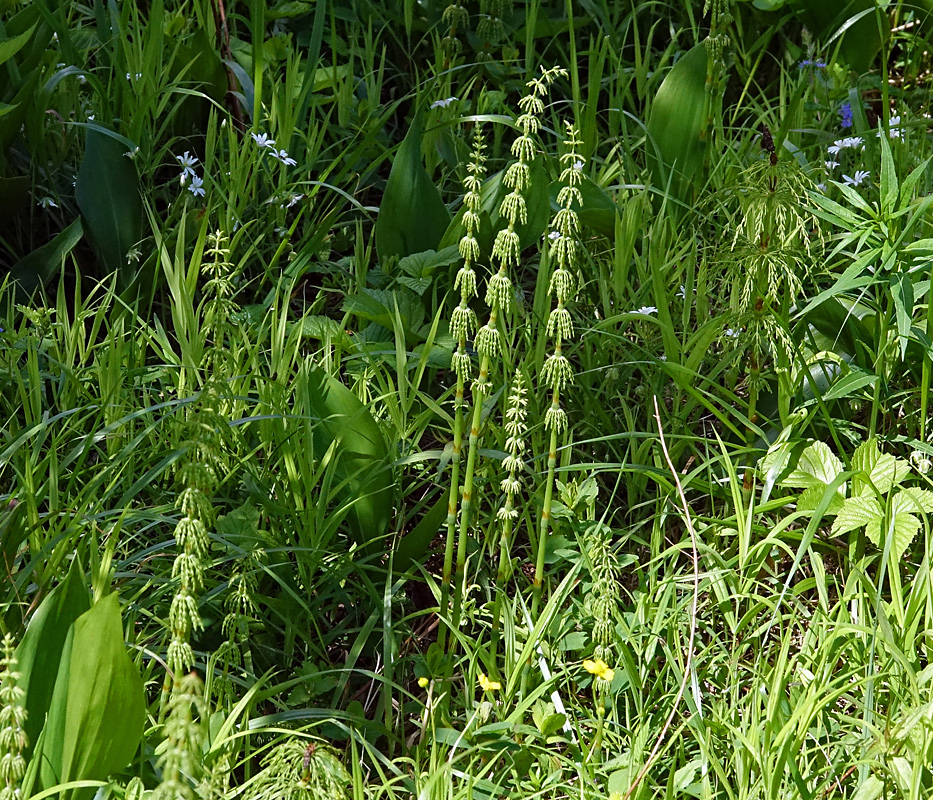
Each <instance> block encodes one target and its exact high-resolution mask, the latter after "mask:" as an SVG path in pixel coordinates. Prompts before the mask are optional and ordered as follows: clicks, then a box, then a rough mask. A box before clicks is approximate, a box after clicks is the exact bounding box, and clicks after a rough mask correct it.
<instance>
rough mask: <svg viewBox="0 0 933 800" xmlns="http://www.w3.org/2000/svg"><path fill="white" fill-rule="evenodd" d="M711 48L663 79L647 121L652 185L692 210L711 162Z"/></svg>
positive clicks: (693, 52) (699, 48)
mask: <svg viewBox="0 0 933 800" xmlns="http://www.w3.org/2000/svg"><path fill="white" fill-rule="evenodd" d="M706 64H707V48H706V44H705V43H703V42H701V43H700V44H698V45H696V46H694V47H693V48H691V49H690V50H689V51H688V52H687V53H686V54H685V55H684V56H683V57H682V58H681V59H680V61H678V62H677V63H676V64H675V65H674V66H673V68H672V69H671V71H670V72H669V73H668V74H667V76H666V77H665V78H664V81H663V82H662V83H661V86H660V88H659V89H658V93H657V95H655V97H654V100H653V101H652V103H651V111H650V113H649V115H648V124H647V131H648V137H649V143H648V145H647V152H646V155H647V162H648V169H649V170H650V172H651V174H652V183H653V184H654V186H655V187H656V188H658V189H660V190H662V191H667V190H668V187H670V193H671V195H672V196H673V197H675V198H677V199H678V200H680V201H681V202H682V203H685V204H687V205H690V204H692V202H693V194H694V188H695V184H696V177H697V174H698V172H699V171H700V168H701V167H702V165H703V159H704V158H705V157H706V150H707V140H706V138H705V137H704V134H705V132H706V126H707V122H708V116H709V102H708V99H707V92H706Z"/></svg>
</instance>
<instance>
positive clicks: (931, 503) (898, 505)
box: [892, 486, 933, 514]
mask: <svg viewBox="0 0 933 800" xmlns="http://www.w3.org/2000/svg"><path fill="white" fill-rule="evenodd" d="M892 507H893V510H894V513H895V514H900V513H905V514H919V513H924V514H933V492H931V491H930V490H928V489H920V488H918V487H916V486H911V487H910V488H908V489H902V490H901V491H899V492H898V493H897V494H896V495H894V500H893V501H892Z"/></svg>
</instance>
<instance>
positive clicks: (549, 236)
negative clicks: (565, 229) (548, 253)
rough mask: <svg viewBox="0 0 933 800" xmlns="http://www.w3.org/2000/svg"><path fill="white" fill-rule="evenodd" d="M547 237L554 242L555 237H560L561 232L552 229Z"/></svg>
mask: <svg viewBox="0 0 933 800" xmlns="http://www.w3.org/2000/svg"><path fill="white" fill-rule="evenodd" d="M547 238H548V239H550V240H551V241H552V242H553V241H554V240H555V239H560V233H559V232H558V231H551V232H550V233H549V234H548V235H547Z"/></svg>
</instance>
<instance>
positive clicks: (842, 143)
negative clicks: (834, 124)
mask: <svg viewBox="0 0 933 800" xmlns="http://www.w3.org/2000/svg"><path fill="white" fill-rule="evenodd" d="M846 141H847V140H846V139H836V141H835V142H833V143H832V144H831V145H830V146H829V147H828V148H827V149H828V150H829V153H830V155H836V154H838V153H839V151H840V150H845V149H846V148H847V147H848V146H849V145H847V144H846Z"/></svg>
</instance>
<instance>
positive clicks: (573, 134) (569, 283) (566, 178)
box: [531, 123, 583, 618]
mask: <svg viewBox="0 0 933 800" xmlns="http://www.w3.org/2000/svg"><path fill="white" fill-rule="evenodd" d="M582 144H583V143H582V142H581V141H580V138H579V135H578V133H577V130H576V129H575V128H574V127H573V126H572V125H571V124H570V123H568V124H567V138H566V139H565V140H564V145H565V147H566V152H565V153H564V154H563V155H562V156H561V157H560V160H561V163H562V164H564V165H565V166H564V169H563V170H562V172H561V174H560V180H561V183H563V186H562V187H561V190H560V191H559V192H558V194H557V204H558V205H559V206H560V209H559V210H558V212H557V213H556V214H555V216H554V220H553V223H552V234H551V235H550V236H549V237H548V238H549V240H550V243H551V244H550V247H549V249H548V256H549V258H550V259H551V260H552V262H553V263H554V264H555V265H556V269H555V270H554V272H553V273H552V275H551V280H550V283H549V285H548V294H549V295H554V298H555V300H556V305H555V307H554V308H553V309H552V310H551V313H550V316H549V317H548V321H547V336H548V337H550V339H551V342H552V352H551V354H550V355H549V356H548V357H547V359H546V360H545V362H544V366H543V367H542V369H541V383H542V384H544V386H545V387H547V388H548V389H549V390H550V392H551V404H550V406H549V408H548V410H547V412H546V413H545V415H544V428H545V430H546V431H548V432H549V434H550V437H549V441H548V458H547V479H546V483H545V488H544V505H543V507H542V509H541V518H540V522H539V533H538V543H537V548H538V549H537V558H536V560H535V574H534V583H533V584H532V605H531V608H532V612H531V613H532V617H533V618H537V611H538V605H539V603H540V600H541V589H542V583H543V580H544V556H545V550H546V544H547V536H548V531H549V529H550V526H551V506H552V503H553V499H554V472H555V470H556V468H557V440H558V437H559V436H560V435H561V434H562V433H564V432H565V431H566V430H567V413H566V412H565V411H564V410H563V409H562V408H561V405H560V393H561V391H562V390H563V389H564V387H565V386H567V384H568V383H571V382H572V381H573V368H572V367H571V366H570V362H569V361H568V360H567V357H566V356H565V355H564V352H563V344H564V341H565V340H567V339H569V338H570V337H571V336H573V321H572V319H571V317H570V311H569V310H568V309H567V304H568V303H569V302H570V301H571V300H572V299H573V295H574V283H575V281H574V275H573V269H574V268H575V264H576V259H577V251H578V248H579V232H580V220H579V219H578V217H577V212H576V211H574V210H573V206H574V204H576V205H577V206H581V205H582V204H583V197H582V195H581V193H580V184H582V183H583V161H582V157H581V156H580V154H579V149H580V147H581V145H582ZM553 234H556V236H555V235H553Z"/></svg>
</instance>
